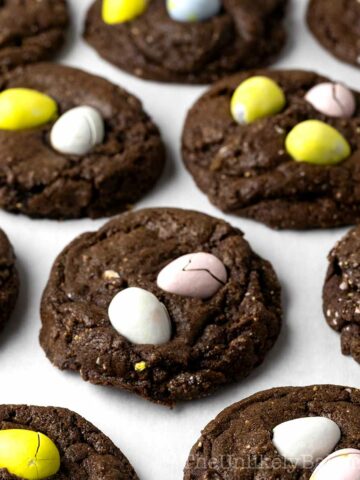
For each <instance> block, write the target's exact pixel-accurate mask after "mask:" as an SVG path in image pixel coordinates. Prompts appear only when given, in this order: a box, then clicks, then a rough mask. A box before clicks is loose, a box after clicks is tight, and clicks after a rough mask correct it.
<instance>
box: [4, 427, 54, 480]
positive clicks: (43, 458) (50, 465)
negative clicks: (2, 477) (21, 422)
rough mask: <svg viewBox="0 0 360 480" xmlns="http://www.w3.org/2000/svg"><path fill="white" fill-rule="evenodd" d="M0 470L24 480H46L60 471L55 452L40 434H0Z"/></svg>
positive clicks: (9, 432)
mask: <svg viewBox="0 0 360 480" xmlns="http://www.w3.org/2000/svg"><path fill="white" fill-rule="evenodd" d="M0 468H4V469H6V470H8V472H9V473H11V474H12V475H16V476H17V477H20V478H24V479H26V480H39V479H43V478H48V477H51V476H53V475H55V474H56V473H57V472H58V471H59V469H60V454H59V450H58V449H57V447H56V446H55V444H54V443H53V441H52V440H50V438H48V437H47V436H46V435H43V434H42V433H37V432H33V431H30V430H1V431H0Z"/></svg>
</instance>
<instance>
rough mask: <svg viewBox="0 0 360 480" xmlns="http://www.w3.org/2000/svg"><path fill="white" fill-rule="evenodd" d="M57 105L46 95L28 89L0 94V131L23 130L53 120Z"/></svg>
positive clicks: (15, 89) (10, 90) (12, 89)
mask: <svg viewBox="0 0 360 480" xmlns="http://www.w3.org/2000/svg"><path fill="white" fill-rule="evenodd" d="M57 110H58V109H57V104H56V102H55V101H54V100H53V99H52V98H50V97H48V96H47V95H45V94H43V93H40V92H38V91H36V90H31V89H28V88H9V89H8V90H4V91H3V92H1V93H0V129H2V130H25V129H28V128H35V127H39V126H40V125H44V124H45V123H48V122H51V121H52V120H55V118H56V117H57Z"/></svg>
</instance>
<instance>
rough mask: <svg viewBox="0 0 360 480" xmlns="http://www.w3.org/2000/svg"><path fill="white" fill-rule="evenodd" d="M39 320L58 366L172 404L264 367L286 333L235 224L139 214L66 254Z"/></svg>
mask: <svg viewBox="0 0 360 480" xmlns="http://www.w3.org/2000/svg"><path fill="white" fill-rule="evenodd" d="M41 317H42V330H41V335H40V341H41V345H42V347H43V348H44V350H45V352H46V354H47V356H48V358H49V359H50V360H51V361H52V362H53V363H54V364H55V365H56V366H57V367H59V368H61V369H70V370H76V371H79V372H80V373H81V375H82V377H83V379H84V380H88V381H90V382H92V383H95V384H102V385H112V386H114V387H117V388H122V389H127V390H130V391H132V392H134V393H136V394H138V395H141V396H142V397H144V398H146V399H148V400H151V401H153V402H158V403H162V404H165V405H174V404H175V403H176V402H178V401H181V400H193V399H196V398H199V397H203V396H207V395H209V394H211V393H212V392H214V391H215V390H216V389H218V388H220V387H221V386H223V385H225V384H227V383H230V382H234V381H237V380H240V379H242V378H243V377H245V376H246V375H248V374H249V373H250V372H251V371H252V370H253V369H254V368H255V367H256V366H257V365H259V364H260V363H261V362H262V361H263V360H264V358H265V356H266V354H267V352H268V351H269V349H270V348H271V347H272V346H273V344H274V342H275V340H276V338H277V336H278V334H279V330H280V326H281V302H280V287H279V283H278V280H277V278H276V275H275V273H274V271H273V269H272V267H271V265H270V264H269V263H268V262H266V261H265V260H262V259H261V258H259V257H258V256H257V255H256V254H255V253H254V252H253V251H252V250H251V248H250V246H249V244H248V243H247V242H246V241H245V240H244V238H243V234H242V232H240V231H239V230H237V229H236V228H233V227H231V226H230V225H229V224H228V223H226V222H224V221H222V220H218V219H215V218H212V217H209V216H207V215H204V214H201V213H197V212H192V211H185V210H177V209H149V210H140V211H138V212H133V213H126V214H123V215H120V216H119V217H118V218H116V219H114V220H112V221H111V222H109V223H108V224H107V225H105V226H104V227H103V228H101V229H100V230H99V231H98V232H93V233H87V234H84V235H82V236H80V237H78V238H77V239H75V240H74V241H73V242H72V243H71V244H70V245H69V246H68V247H67V248H65V250H64V251H63V252H62V253H61V254H60V255H59V256H58V258H57V260H56V261H55V264H54V266H53V269H52V271H51V274H50V279H49V282H48V285H47V287H46V290H45V292H44V295H43V299H42V306H41Z"/></svg>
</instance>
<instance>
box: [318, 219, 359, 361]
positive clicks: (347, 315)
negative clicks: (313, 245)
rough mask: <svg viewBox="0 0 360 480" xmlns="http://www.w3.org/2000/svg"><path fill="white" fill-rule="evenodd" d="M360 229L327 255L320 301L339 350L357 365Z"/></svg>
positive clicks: (351, 231)
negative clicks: (339, 336) (322, 302)
mask: <svg viewBox="0 0 360 480" xmlns="http://www.w3.org/2000/svg"><path fill="white" fill-rule="evenodd" d="M359 252H360V227H356V228H354V229H352V230H350V232H349V233H348V234H347V235H346V236H345V237H344V238H343V239H342V240H340V241H339V242H338V243H337V245H336V246H335V247H334V249H333V250H332V251H331V252H330V254H329V268H328V271H327V275H326V279H325V285H324V291H323V300H324V314H325V317H326V321H327V323H328V324H329V326H330V327H331V328H333V329H334V330H336V331H337V332H339V333H340V334H341V349H342V353H343V354H344V355H351V356H352V357H353V358H354V359H355V360H356V361H357V362H359V363H360V253H359Z"/></svg>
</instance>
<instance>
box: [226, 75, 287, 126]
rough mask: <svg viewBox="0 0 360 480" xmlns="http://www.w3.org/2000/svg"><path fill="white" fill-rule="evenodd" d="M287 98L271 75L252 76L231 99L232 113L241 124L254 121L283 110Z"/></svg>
mask: <svg viewBox="0 0 360 480" xmlns="http://www.w3.org/2000/svg"><path fill="white" fill-rule="evenodd" d="M285 105H286V98H285V94H284V92H283V90H282V89H281V88H280V87H279V85H278V84H277V83H276V82H274V80H271V78H269V77H263V76H256V77H250V78H248V79H247V80H245V81H244V82H242V83H240V85H239V86H238V87H237V89H236V90H235V92H234V94H233V96H232V99H231V106H230V109H231V114H232V116H233V118H234V120H235V121H236V122H237V123H240V124H246V123H252V122H255V121H256V120H260V119H261V118H266V117H271V116H272V115H276V114H277V113H279V112H281V111H282V110H283V109H284V108H285Z"/></svg>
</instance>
